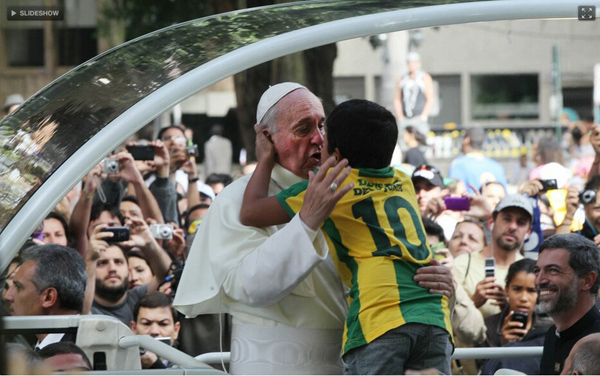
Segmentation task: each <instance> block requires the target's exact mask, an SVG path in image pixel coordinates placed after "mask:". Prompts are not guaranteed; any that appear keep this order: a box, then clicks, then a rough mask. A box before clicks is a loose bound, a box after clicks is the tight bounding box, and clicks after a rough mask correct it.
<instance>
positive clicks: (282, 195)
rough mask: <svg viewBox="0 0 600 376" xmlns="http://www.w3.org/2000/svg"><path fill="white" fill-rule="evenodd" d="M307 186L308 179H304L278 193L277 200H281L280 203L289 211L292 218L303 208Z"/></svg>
mask: <svg viewBox="0 0 600 376" xmlns="http://www.w3.org/2000/svg"><path fill="white" fill-rule="evenodd" d="M306 188H308V181H307V180H304V181H301V182H299V183H296V184H294V185H292V186H291V187H289V188H288V189H285V190H283V191H281V192H279V193H278V194H277V196H276V197H277V201H279V204H280V205H281V206H282V207H283V209H284V210H285V211H286V212H287V213H288V215H289V216H290V218H292V217H293V216H295V215H296V213H298V212H299V211H300V209H301V208H302V203H303V202H304V194H305V193H306Z"/></svg>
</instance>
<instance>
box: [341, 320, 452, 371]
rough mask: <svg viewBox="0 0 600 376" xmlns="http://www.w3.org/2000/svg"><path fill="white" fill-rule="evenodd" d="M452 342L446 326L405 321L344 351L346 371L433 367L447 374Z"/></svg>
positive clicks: (401, 369)
mask: <svg viewBox="0 0 600 376" xmlns="http://www.w3.org/2000/svg"><path fill="white" fill-rule="evenodd" d="M451 355H452V345H451V344H450V335H449V334H448V332H446V331H445V330H443V329H441V328H438V327H436V326H431V325H423V324H406V325H403V326H401V327H399V328H396V329H392V330H390V331H389V332H387V333H385V334H384V335H382V336H381V337H379V338H377V339H376V340H374V341H372V342H371V343H369V344H368V345H364V346H361V347H358V348H355V349H352V350H350V351H349V352H348V353H346V354H345V355H344V358H343V360H344V374H345V375H357V374H361V375H366V374H371V375H393V374H396V375H398V374H404V373H405V370H407V369H412V370H424V369H428V368H435V369H436V370H437V371H438V372H440V373H443V374H450V373H451V368H450V357H451Z"/></svg>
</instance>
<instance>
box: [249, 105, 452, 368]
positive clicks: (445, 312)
mask: <svg viewBox="0 0 600 376" xmlns="http://www.w3.org/2000/svg"><path fill="white" fill-rule="evenodd" d="M269 137H270V135H269V134H268V130H267V129H265V130H263V131H262V132H260V131H257V154H258V159H259V162H258V166H257V168H256V170H255V171H254V174H253V175H252V178H251V179H250V182H249V183H248V186H247V187H246V192H245V194H244V203H243V205H242V209H241V213H240V220H241V222H242V223H243V224H244V225H249V226H267V225H275V224H281V223H285V222H288V221H289V220H290V219H291V217H293V216H294V215H295V214H296V213H297V212H298V211H299V210H300V209H301V207H302V202H303V197H304V195H305V194H306V192H307V186H308V185H309V184H317V183H315V181H317V180H319V183H322V181H325V182H326V183H325V184H329V182H331V184H330V185H329V189H328V190H325V191H324V193H323V194H324V195H331V197H332V200H331V201H332V202H336V201H337V199H339V202H338V203H337V205H336V206H335V208H334V209H333V211H332V212H331V215H330V216H329V219H327V220H326V221H325V223H324V224H323V226H322V229H323V231H324V233H325V234H326V239H327V243H328V245H329V249H331V250H335V252H332V254H333V256H334V260H335V262H336V266H337V269H338V272H339V274H340V275H341V277H342V279H343V281H344V283H345V284H346V286H347V287H349V288H350V291H349V313H348V317H347V319H346V325H345V328H344V345H343V357H344V362H345V363H346V364H345V369H344V373H346V374H356V373H361V374H370V373H379V374H400V373H404V371H405V369H424V368H436V369H437V370H438V371H440V372H442V373H445V374H449V373H450V355H451V352H452V344H451V343H450V331H451V330H450V327H451V325H450V312H449V309H448V305H447V303H448V302H447V298H446V297H445V296H442V295H437V294H430V293H429V292H428V291H427V290H426V289H424V288H421V287H419V286H418V285H417V284H416V283H415V282H414V281H413V276H414V275H415V273H416V270H417V269H418V268H419V267H420V266H424V265H427V264H428V263H429V262H430V260H431V251H430V249H429V247H428V246H427V239H426V235H425V231H424V229H423V224H422V221H421V217H420V215H419V210H418V205H417V202H416V196H415V191H414V188H413V185H412V183H411V180H410V177H408V176H407V175H405V174H404V173H402V172H400V171H398V170H395V169H392V168H391V167H389V165H390V162H391V158H392V153H393V151H394V146H395V145H396V140H397V138H398V128H397V126H396V120H395V118H394V116H393V115H392V114H391V113H390V112H389V111H387V110H386V109H385V108H383V107H381V106H379V105H377V104H375V103H372V102H369V101H365V100H351V101H348V102H345V103H342V104H340V105H339V106H337V107H336V108H335V109H334V110H333V112H332V113H331V115H330V116H329V118H328V119H327V133H326V137H325V140H324V143H323V150H322V155H321V160H322V161H325V160H327V159H328V158H329V159H328V160H327V162H325V163H324V165H323V168H324V169H326V168H327V167H328V166H331V165H332V164H333V163H332V162H333V161H332V159H335V160H336V161H341V162H340V163H338V165H337V166H336V167H335V168H333V170H332V171H330V172H329V175H328V179H326V180H322V181H321V179H320V177H321V176H322V175H323V174H322V173H321V174H318V176H319V179H317V178H315V175H314V174H311V176H310V179H309V181H308V182H301V183H298V184H296V185H294V186H292V187H290V188H289V189H287V190H284V191H282V192H281V193H279V194H278V195H277V196H274V197H266V196H267V190H268V186H269V180H270V174H271V169H272V168H273V165H274V149H273V145H272V143H271V142H270V140H269ZM342 158H347V161H346V160H342ZM346 164H350V165H351V166H352V167H353V168H352V169H350V168H346V169H344V170H342V169H343V167H344V166H345V165H346ZM338 174H339V176H338ZM347 176H349V179H350V181H352V183H350V184H347V185H346V186H344V187H339V186H340V185H341V184H342V183H343V182H344V180H345V179H346V177H347ZM348 192H350V194H346V193H348ZM324 202H326V200H325V201H324ZM326 206H327V205H325V204H324V208H323V210H328V209H327V207H326ZM300 216H302V212H300ZM306 225H308V226H309V227H312V226H311V224H310V223H306Z"/></svg>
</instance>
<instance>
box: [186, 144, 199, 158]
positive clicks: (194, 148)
mask: <svg viewBox="0 0 600 376" xmlns="http://www.w3.org/2000/svg"><path fill="white" fill-rule="evenodd" d="M185 151H186V152H187V155H188V157H197V156H198V145H196V144H193V145H188V146H186V147H185Z"/></svg>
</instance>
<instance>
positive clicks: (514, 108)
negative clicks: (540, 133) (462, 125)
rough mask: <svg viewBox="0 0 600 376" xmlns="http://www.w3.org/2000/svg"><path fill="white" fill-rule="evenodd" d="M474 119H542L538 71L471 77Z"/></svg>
mask: <svg viewBox="0 0 600 376" xmlns="http://www.w3.org/2000/svg"><path fill="white" fill-rule="evenodd" d="M471 97H472V98H473V99H472V100H473V103H472V116H473V119H474V120H509V119H538V118H539V115H540V114H539V106H538V102H539V82H538V76H537V74H482V75H472V76H471Z"/></svg>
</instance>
